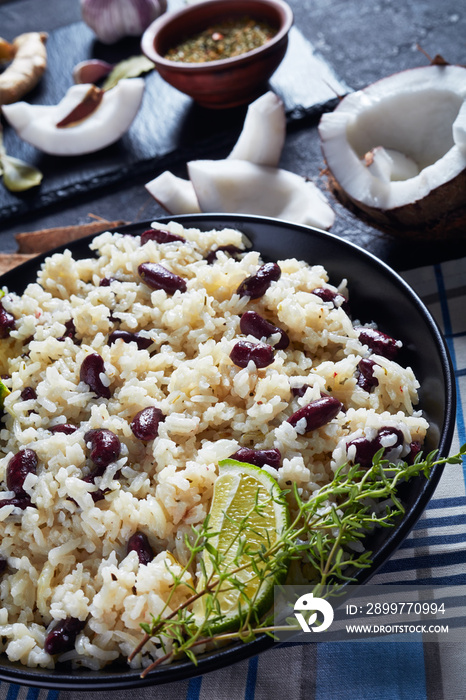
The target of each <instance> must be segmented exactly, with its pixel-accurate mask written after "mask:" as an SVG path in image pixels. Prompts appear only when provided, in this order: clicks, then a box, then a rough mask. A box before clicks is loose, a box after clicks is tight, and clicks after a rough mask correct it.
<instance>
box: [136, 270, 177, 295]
mask: <svg viewBox="0 0 466 700" xmlns="http://www.w3.org/2000/svg"><path fill="white" fill-rule="evenodd" d="M138 273H139V276H140V278H141V279H142V281H143V282H145V283H146V284H147V286H148V287H151V289H163V291H164V292H166V293H167V294H174V293H175V292H178V291H179V292H185V291H186V289H187V286H186V280H184V279H183V278H182V277H179V276H178V275H175V273H174V272H170V270H167V268H166V267H164V266H163V265H159V263H151V262H145V263H141V264H140V265H139V267H138Z"/></svg>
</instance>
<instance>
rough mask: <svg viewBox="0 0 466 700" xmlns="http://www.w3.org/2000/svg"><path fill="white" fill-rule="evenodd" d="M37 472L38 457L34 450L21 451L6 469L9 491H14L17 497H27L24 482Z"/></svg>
mask: <svg viewBox="0 0 466 700" xmlns="http://www.w3.org/2000/svg"><path fill="white" fill-rule="evenodd" d="M36 470H37V455H36V453H35V452H34V450H30V449H25V450H20V451H19V452H17V453H16V454H15V455H13V457H12V458H11V459H10V461H9V462H8V466H7V468H6V485H7V487H8V489H9V491H14V492H15V494H16V495H17V496H26V493H25V491H24V489H23V484H24V480H25V478H26V477H27V475H28V474H35V473H36Z"/></svg>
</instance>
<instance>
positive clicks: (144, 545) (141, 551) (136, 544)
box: [127, 532, 154, 564]
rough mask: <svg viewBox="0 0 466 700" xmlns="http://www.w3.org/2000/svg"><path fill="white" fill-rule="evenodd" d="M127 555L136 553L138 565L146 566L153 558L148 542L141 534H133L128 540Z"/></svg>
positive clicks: (145, 536)
mask: <svg viewBox="0 0 466 700" xmlns="http://www.w3.org/2000/svg"><path fill="white" fill-rule="evenodd" d="M127 552H128V554H129V553H130V552H136V554H137V555H138V558H139V563H140V564H148V563H149V562H151V561H152V559H153V558H154V552H153V550H152V547H151V546H150V542H149V540H148V538H147V535H145V534H144V533H143V532H135V533H134V535H131V537H130V538H129V540H128V546H127Z"/></svg>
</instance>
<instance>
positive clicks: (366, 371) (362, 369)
mask: <svg viewBox="0 0 466 700" xmlns="http://www.w3.org/2000/svg"><path fill="white" fill-rule="evenodd" d="M375 365H376V363H375V362H374V360H370V359H369V358H368V357H363V359H362V360H360V361H359V362H358V371H359V374H358V378H357V380H356V384H357V385H358V386H360V387H361V389H364V390H365V391H371V390H372V389H373V388H374V387H376V386H378V384H379V380H378V379H377V377H374V366H375Z"/></svg>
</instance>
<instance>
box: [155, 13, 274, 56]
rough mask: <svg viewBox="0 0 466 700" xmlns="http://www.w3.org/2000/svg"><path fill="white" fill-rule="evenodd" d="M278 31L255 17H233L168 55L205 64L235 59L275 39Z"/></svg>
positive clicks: (206, 30)
mask: <svg viewBox="0 0 466 700" xmlns="http://www.w3.org/2000/svg"><path fill="white" fill-rule="evenodd" d="M276 33H277V30H276V29H275V28H274V27H272V26H271V25H270V24H268V23H267V22H263V21H259V20H256V19H253V18H251V17H247V16H245V17H234V18H233V17H232V18H230V19H225V20H223V21H219V22H216V23H215V24H212V25H210V26H209V27H207V28H206V29H204V30H203V31H201V32H198V33H197V34H194V35H193V36H191V37H189V38H188V39H186V40H184V41H182V42H180V43H179V44H177V45H176V46H174V47H173V48H171V49H170V50H169V51H167V53H166V54H165V58H167V59H169V60H170V61H182V62H185V63H205V62H206V61H218V60H221V59H224V58H233V57H234V56H240V55H241V54H243V53H247V52H248V51H252V50H253V49H257V48H259V47H261V46H263V45H264V44H266V43H267V42H268V41H270V39H272V38H273V37H274V36H275V34H276Z"/></svg>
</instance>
